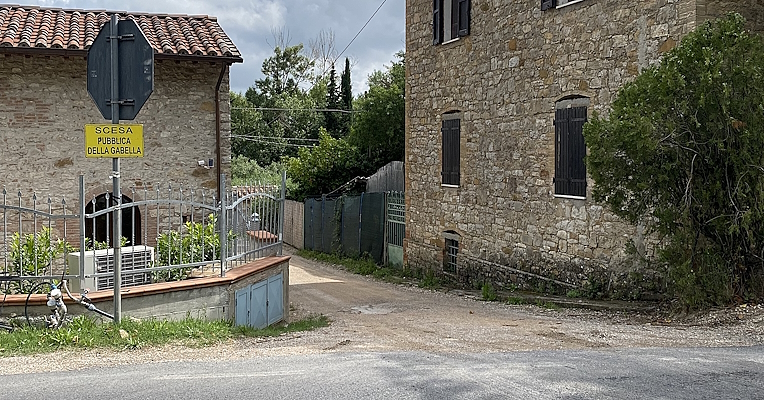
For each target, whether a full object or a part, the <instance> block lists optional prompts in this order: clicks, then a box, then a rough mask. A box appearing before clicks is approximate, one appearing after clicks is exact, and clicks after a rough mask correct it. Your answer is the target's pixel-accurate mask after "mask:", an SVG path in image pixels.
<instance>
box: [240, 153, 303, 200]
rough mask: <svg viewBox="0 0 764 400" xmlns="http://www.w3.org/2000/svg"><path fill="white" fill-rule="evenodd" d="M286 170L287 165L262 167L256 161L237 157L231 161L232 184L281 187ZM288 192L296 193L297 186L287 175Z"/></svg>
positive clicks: (274, 164)
mask: <svg viewBox="0 0 764 400" xmlns="http://www.w3.org/2000/svg"><path fill="white" fill-rule="evenodd" d="M285 169H286V164H282V163H273V164H270V165H268V166H265V167H263V166H260V165H258V164H257V162H256V161H255V160H250V159H248V158H246V157H244V156H236V157H234V158H232V159H231V184H232V185H234V186H245V185H252V184H264V185H281V172H282V171H284V170H285ZM286 187H287V192H292V191H294V190H295V189H296V188H297V186H296V185H295V184H294V182H293V181H292V179H291V177H290V176H288V175H287V182H286Z"/></svg>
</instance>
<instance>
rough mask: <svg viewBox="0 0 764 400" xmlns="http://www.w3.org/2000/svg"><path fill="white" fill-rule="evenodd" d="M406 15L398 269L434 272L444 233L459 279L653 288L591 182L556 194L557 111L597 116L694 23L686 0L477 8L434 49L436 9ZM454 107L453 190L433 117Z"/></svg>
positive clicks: (626, 232)
mask: <svg viewBox="0 0 764 400" xmlns="http://www.w3.org/2000/svg"><path fill="white" fill-rule="evenodd" d="M406 7H407V14H406V16H407V35H406V38H407V39H406V40H407V42H406V53H407V54H406V58H407V63H406V64H407V80H406V83H407V87H406V96H407V112H406V116H407V119H406V156H405V162H406V167H405V168H406V215H407V226H406V236H407V239H406V242H405V252H406V262H407V263H408V265H409V266H411V267H415V268H428V269H434V270H441V265H442V263H443V259H444V256H445V249H444V246H445V238H444V232H446V231H450V232H453V233H456V234H458V235H459V236H460V240H459V255H458V257H459V258H458V263H459V270H458V271H457V274H456V276H455V278H456V279H458V280H460V281H462V282H463V283H465V284H470V283H472V284H476V283H479V282H481V281H483V280H491V281H493V282H495V283H497V284H498V285H499V286H502V285H509V284H515V285H519V286H528V285H531V286H533V285H538V284H542V285H543V284H545V283H549V282H550V281H549V280H550V279H554V280H557V281H559V282H562V283H566V284H569V285H573V286H576V287H578V286H586V285H587V284H588V285H595V286H596V285H607V286H609V287H607V288H608V289H610V291H614V290H615V291H618V290H627V288H631V287H635V285H633V284H632V283H637V284H641V285H644V286H646V287H652V288H655V285H658V284H659V279H658V278H657V275H656V274H655V272H654V271H650V270H639V269H635V262H634V261H633V260H631V257H630V256H629V255H627V252H626V248H627V244H628V243H629V242H632V243H633V244H634V245H635V247H636V249H638V250H640V252H642V253H645V252H646V253H647V254H646V255H647V256H650V255H651V250H650V249H651V246H645V238H644V235H643V232H642V229H641V228H639V227H634V226H630V225H628V224H626V223H624V222H622V221H620V220H619V219H618V218H616V217H615V216H613V215H612V214H610V213H609V212H607V211H606V210H605V209H603V207H602V206H601V205H599V204H597V203H594V202H593V201H592V200H591V187H592V184H593V182H591V180H590V181H589V184H588V188H589V189H588V190H589V191H588V194H587V196H586V197H587V198H586V199H585V200H573V199H566V198H559V197H555V196H554V185H553V178H554V173H555V172H554V168H555V148H554V147H555V129H554V125H553V121H554V111H555V103H556V102H557V101H558V100H560V99H563V98H566V97H571V96H583V97H587V98H588V99H589V104H590V105H589V107H588V115H589V116H591V115H592V113H593V112H598V113H603V114H604V113H607V111H608V107H609V104H610V103H611V101H612V99H613V98H614V97H615V95H616V94H617V92H618V89H619V88H620V87H621V86H623V85H624V84H625V83H626V82H629V81H631V80H633V79H634V78H635V77H636V76H637V75H638V74H639V72H640V71H641V70H642V69H644V68H645V67H647V66H649V65H652V64H654V63H656V62H658V61H659V59H660V57H661V55H662V54H664V53H665V52H667V51H668V50H670V49H672V48H674V47H676V44H677V43H678V42H679V40H680V39H681V38H682V36H684V35H685V34H686V33H688V32H689V31H691V30H692V29H693V28H694V27H695V26H696V21H697V16H696V4H695V2H694V1H671V0H663V1H654V0H635V1H631V2H622V1H615V0H597V1H595V0H584V1H582V2H580V3H576V4H572V5H569V6H566V7H563V8H559V9H551V10H548V11H543V12H542V11H541V10H540V8H539V2H538V1H537V0H522V1H500V0H473V1H472V12H471V26H470V29H471V32H470V35H469V36H466V37H463V38H460V39H459V40H456V41H454V42H450V43H446V44H442V45H435V46H434V45H433V44H432V2H431V1H427V0H407V2H406ZM452 111H458V112H460V113H461V115H462V121H461V138H460V140H461V143H460V153H461V154H460V157H461V166H460V168H461V181H460V186H459V187H458V188H451V187H443V186H441V176H440V170H441V151H440V143H441V138H440V127H441V118H442V115H443V114H444V113H446V112H452ZM635 271H636V272H635ZM528 278H532V279H528ZM595 281H596V282H595ZM627 281H629V282H632V283H629V284H628V285H627V284H626V282H627ZM529 282H530V283H529ZM619 285H621V286H623V287H621V288H619V287H618V286H619ZM562 286H564V285H562ZM637 286H639V285H637ZM628 295H629V296H633V295H634V294H633V293H629V294H628Z"/></svg>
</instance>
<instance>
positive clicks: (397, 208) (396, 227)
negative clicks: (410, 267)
mask: <svg viewBox="0 0 764 400" xmlns="http://www.w3.org/2000/svg"><path fill="white" fill-rule="evenodd" d="M385 219H386V221H387V229H386V231H387V240H386V242H387V263H388V264H389V265H390V266H394V267H402V266H403V238H404V237H405V236H406V202H405V200H404V195H403V192H388V193H387V215H386V218H385Z"/></svg>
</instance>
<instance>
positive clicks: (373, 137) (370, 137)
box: [350, 51, 406, 168]
mask: <svg viewBox="0 0 764 400" xmlns="http://www.w3.org/2000/svg"><path fill="white" fill-rule="evenodd" d="M396 57H397V58H398V60H397V61H394V62H393V63H392V65H391V66H389V67H387V70H386V71H375V72H374V73H372V74H371V75H370V76H369V90H368V91H366V92H365V93H364V94H362V95H361V96H359V97H358V99H357V100H355V102H354V106H355V115H354V121H353V125H352V131H351V135H350V137H351V142H352V143H353V144H354V145H356V146H358V147H359V148H360V149H362V150H363V151H365V152H366V153H367V156H368V158H369V159H370V160H371V161H372V164H373V165H374V166H375V167H376V168H379V167H381V166H383V165H385V164H387V163H388V162H390V161H402V160H403V151H404V140H405V139H404V135H405V105H406V99H405V98H406V96H405V75H406V74H405V71H406V68H405V55H404V53H403V52H402V51H400V52H398V53H397V54H396Z"/></svg>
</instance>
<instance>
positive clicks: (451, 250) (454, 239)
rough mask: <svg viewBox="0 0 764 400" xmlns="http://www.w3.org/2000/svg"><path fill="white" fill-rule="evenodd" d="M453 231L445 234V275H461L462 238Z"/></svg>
mask: <svg viewBox="0 0 764 400" xmlns="http://www.w3.org/2000/svg"><path fill="white" fill-rule="evenodd" d="M452 232H453V231H447V232H443V239H444V240H443V244H444V246H443V273H445V274H452V275H456V274H458V273H459V242H460V239H461V237H460V236H459V234H457V233H452Z"/></svg>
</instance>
